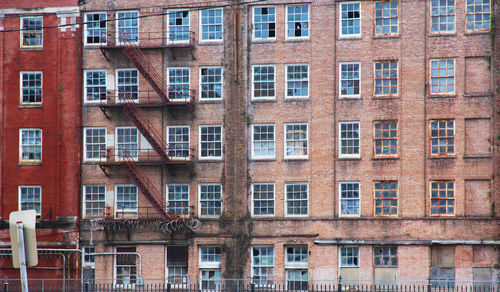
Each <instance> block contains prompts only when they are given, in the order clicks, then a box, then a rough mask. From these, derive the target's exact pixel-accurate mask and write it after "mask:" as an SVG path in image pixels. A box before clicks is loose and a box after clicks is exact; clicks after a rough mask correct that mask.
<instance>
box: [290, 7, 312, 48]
mask: <svg viewBox="0 0 500 292" xmlns="http://www.w3.org/2000/svg"><path fill="white" fill-rule="evenodd" d="M292 6H307V36H298V37H297V36H289V35H288V24H289V23H290V22H291V21H289V20H288V8H289V7H292ZM301 22H302V21H301ZM310 36H311V5H310V4H309V3H304V4H289V5H286V6H285V39H286V40H307V39H309V38H310Z"/></svg>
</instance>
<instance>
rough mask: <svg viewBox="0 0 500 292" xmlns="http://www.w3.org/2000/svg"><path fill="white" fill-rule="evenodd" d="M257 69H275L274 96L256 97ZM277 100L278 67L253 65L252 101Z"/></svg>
mask: <svg viewBox="0 0 500 292" xmlns="http://www.w3.org/2000/svg"><path fill="white" fill-rule="evenodd" d="M255 67H273V69H274V73H273V83H274V95H273V96H266V97H260V96H259V97H255ZM266 82H267V81H266ZM275 99H276V65H273V64H256V65H252V100H275Z"/></svg>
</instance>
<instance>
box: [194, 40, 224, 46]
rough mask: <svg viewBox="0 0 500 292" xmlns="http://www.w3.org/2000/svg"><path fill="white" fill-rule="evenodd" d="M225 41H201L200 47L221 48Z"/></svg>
mask: <svg viewBox="0 0 500 292" xmlns="http://www.w3.org/2000/svg"><path fill="white" fill-rule="evenodd" d="M223 44H224V41H223V40H211V41H199V42H198V46H220V45H223Z"/></svg>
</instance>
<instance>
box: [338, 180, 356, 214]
mask: <svg viewBox="0 0 500 292" xmlns="http://www.w3.org/2000/svg"><path fill="white" fill-rule="evenodd" d="M342 184H357V185H358V214H343V213H342V200H343V199H342ZM344 200H354V199H344ZM360 216H361V183H360V182H359V181H339V217H354V218H356V217H360Z"/></svg>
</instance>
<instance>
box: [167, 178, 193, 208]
mask: <svg viewBox="0 0 500 292" xmlns="http://www.w3.org/2000/svg"><path fill="white" fill-rule="evenodd" d="M167 210H168V214H171V215H188V214H189V185H188V184H169V185H167Z"/></svg>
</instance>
